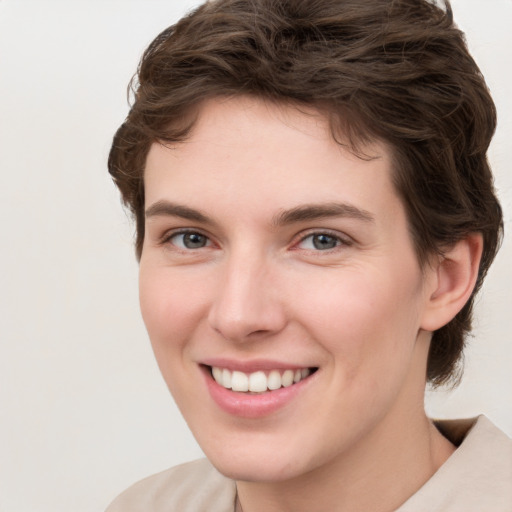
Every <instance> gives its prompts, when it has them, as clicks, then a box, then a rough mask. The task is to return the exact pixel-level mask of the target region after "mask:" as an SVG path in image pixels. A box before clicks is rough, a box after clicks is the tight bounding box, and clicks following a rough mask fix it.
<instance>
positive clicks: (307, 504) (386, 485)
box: [237, 411, 455, 512]
mask: <svg viewBox="0 0 512 512" xmlns="http://www.w3.org/2000/svg"><path fill="white" fill-rule="evenodd" d="M412 417H413V418H414V417H415V419H411V416H410V415H409V416H407V417H406V418H400V417H397V416H395V415H391V417H390V418H389V420H387V421H385V422H384V423H383V424H382V425H381V426H379V429H378V431H377V430H376V431H373V432H371V433H370V434H369V435H368V436H367V438H365V439H362V440H360V442H358V443H357V446H354V447H353V448H351V450H350V452H349V453H344V454H343V456H342V457H337V458H336V459H333V460H331V461H330V462H329V463H328V464H324V465H322V466H321V467H319V468H317V469H314V470H313V471H311V472H310V473H308V474H306V475H301V476H299V477H297V478H295V479H293V480H287V481H279V482H237V489H238V496H239V501H240V504H241V507H240V508H238V509H237V510H238V511H239V512H242V511H243V512H257V511H261V510H265V511H266V512H287V511H290V512H291V511H293V512H306V511H308V512H309V511H311V510H315V512H333V511H336V512H349V511H350V512H354V511H356V510H372V511H375V512H389V511H392V510H396V508H398V507H399V506H400V505H401V504H402V503H404V502H405V501H406V500H407V499H408V498H409V497H410V496H412V495H413V494H414V493H415V492H416V491H417V490H418V489H419V488H420V487H421V486H422V485H423V484H425V482H426V481H427V480H428V479H429V478H430V477H431V476H432V475H433V474H434V473H435V472H436V471H437V470H438V469H439V467H440V466H441V465H442V464H443V463H444V462H445V461H446V460H447V459H448V457H449V456H450V455H451V454H452V453H453V451H454V450H455V448H454V447H453V445H451V443H450V442H449V441H448V440H446V439H445V438H444V437H443V436H442V435H441V434H440V433H439V432H438V431H437V429H436V428H435V427H434V426H433V425H432V424H431V422H430V421H429V420H428V418H427V417H426V415H425V413H424V412H423V411H421V414H417V415H413V416H412Z"/></svg>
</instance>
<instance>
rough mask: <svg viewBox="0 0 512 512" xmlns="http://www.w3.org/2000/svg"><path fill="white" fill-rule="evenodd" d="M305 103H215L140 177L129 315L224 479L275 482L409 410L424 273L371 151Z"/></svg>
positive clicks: (416, 404)
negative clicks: (139, 224) (356, 146)
mask: <svg viewBox="0 0 512 512" xmlns="http://www.w3.org/2000/svg"><path fill="white" fill-rule="evenodd" d="M366 152H367V153H370V154H371V155H372V156H374V157H375V158H373V159H364V160H363V159H360V158H358V157H356V156H354V155H352V154H351V153H350V152H349V151H347V150H346V149H344V148H343V147H342V146H340V145H339V144H336V143H335V142H334V141H333V140H332V138H331V136H330V134H329V129H328V126H327V123H326V122H325V120H324V119H323V118H322V117H321V116H320V115H319V114H315V112H307V113H304V112H299V111H298V110H296V109H293V108H291V107H284V106H279V107H278V106H276V105H270V104H267V103H264V102H262V101H259V100H254V99H249V98H238V99H230V100H220V99H218V100H215V101H213V100H212V101H210V102H208V103H206V104H205V105H204V106H203V107H202V109H201V113H200V116H199V118H198V121H197V124H196V125H195V127H194V129H193V131H192V133H191V136H190V138H189V139H188V140H187V141H186V142H184V143H180V144H177V145H176V146H173V147H164V146H163V145H160V144H154V145H153V146H152V148H151V150H150V152H149V155H148V159H147V167H146V174H145V193H146V197H145V200H146V235H145V240H144V246H143V251H142V257H141V261H140V300H141V308H142V314H143V318H144V321H145V324H146V327H147V330H148V332H149V336H150V338H151V342H152V345H153V348H154V352H155V354H156V358H157V360H158V363H159V366H160V369H161V371H162V374H163V376H164V379H165V381H166V383H167V385H168V387H169V389H170V391H171V393H172V395H173V396H174V398H175V400H176V402H177V404H178V406H179V408H180V410H181V412H182V413H183V415H184V417H185V419H186V421H187V423H188V425H189V426H190V428H191V430H192V431H193V433H194V435H195V436H196V438H197V440H198V442H199V444H200V445H201V447H202V448H203V450H204V452H205V453H206V455H207V456H208V458H209V459H210V460H211V461H212V462H213V463H214V465H216V466H217V468H218V469H219V470H220V471H221V472H223V473H224V474H226V475H228V476H231V477H233V478H236V479H243V480H253V481H272V480H284V479H288V478H293V477H297V476H299V475H303V474H305V473H307V472H311V471H319V470H320V469H321V468H326V467H328V466H329V465H332V464H337V463H342V461H346V460H349V459H350V457H351V454H353V453H355V452H356V451H359V452H361V450H364V449H365V447H366V448H367V447H369V446H370V445H372V443H373V448H375V447H376V444H378V443H379V442H381V443H383V442H388V441H389V437H390V436H393V435H395V437H396V431H397V428H399V427H398V425H400V424H401V423H403V422H404V421H407V420H410V418H411V415H414V414H415V413H416V411H419V410H422V406H423V402H422V401H423V390H424V384H425V366H426V357H427V350H428V341H429V336H428V335H427V333H426V332H424V331H422V329H421V324H422V318H423V315H424V313H425V310H426V307H427V303H428V296H429V294H430V293H431V291H429V284H428V283H429V277H428V270H427V271H422V269H421V268H420V266H419V264H418V261H417V258H416V256H415V253H414V249H413V245H412V242H411V237H410V234H409V231H408V227H407V220H406V216H405V213H404V208H403V206H402V204H401V201H400V199H399V198H398V196H397V194H396V192H395V190H394V188H393V186H392V182H391V159H390V154H389V151H388V149H387V148H386V147H385V146H384V145H383V144H374V145H373V146H371V147H368V148H367V150H366Z"/></svg>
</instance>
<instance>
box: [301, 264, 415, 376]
mask: <svg viewBox="0 0 512 512" xmlns="http://www.w3.org/2000/svg"><path fill="white" fill-rule="evenodd" d="M390 274H392V273H382V272H380V271H373V272H372V271H371V269H370V271H369V270H368V268H366V269H365V271H364V272H357V271H348V272H347V273H346V274H344V275H339V276H337V278H336V279H332V280H330V281H328V282H327V283H326V285H324V286H321V287H318V286H317V287H316V288H315V287H311V286H309V287H308V289H309V291H307V292H306V290H302V293H299V294H296V297H299V300H301V304H300V305H298V307H299V308H300V309H301V311H302V312H303V313H302V314H301V317H302V318H303V320H304V324H307V325H308V326H309V329H310V330H311V331H312V332H311V334H312V335H313V338H314V339H316V340H317V341H318V342H319V343H321V344H323V345H324V348H325V349H326V350H327V351H328V352H329V353H330V354H331V356H332V357H333V358H334V359H339V360H340V361H343V364H344V366H345V368H346V369H347V371H348V372H349V374H350V375H352V376H353V375H354V374H356V373H357V372H358V370H359V369H360V368H361V367H365V368H366V367H370V366H372V367H375V368H376V369H378V368H383V367H390V366H394V365H398V364H400V363H399V361H400V359H401V357H397V355H398V356H400V355H402V354H403V355H404V357H406V354H407V353H410V352H411V351H412V349H413V347H414V342H415V340H416V335H417V332H418V324H419V314H418V311H419V308H418V298H419V292H420V287H419V286H418V285H417V279H416V273H411V275H406V274H407V273H406V272H402V277H403V279H398V278H397V279H393V277H392V275H390ZM312 290H314V291H313V292H312Z"/></svg>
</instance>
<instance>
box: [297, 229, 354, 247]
mask: <svg viewBox="0 0 512 512" xmlns="http://www.w3.org/2000/svg"><path fill="white" fill-rule="evenodd" d="M342 244H345V242H343V241H342V240H341V238H340V237H338V236H334V235H331V234H329V233H312V234H310V235H308V236H306V237H304V238H303V239H302V240H301V241H300V242H299V244H298V247H299V248H300V249H306V250H314V251H328V250H329V249H334V248H335V247H338V246H340V245H342Z"/></svg>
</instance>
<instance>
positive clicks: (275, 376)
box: [209, 366, 318, 394]
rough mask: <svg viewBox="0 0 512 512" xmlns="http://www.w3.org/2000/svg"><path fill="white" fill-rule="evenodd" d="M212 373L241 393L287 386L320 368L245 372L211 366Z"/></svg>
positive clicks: (216, 378)
mask: <svg viewBox="0 0 512 512" xmlns="http://www.w3.org/2000/svg"><path fill="white" fill-rule="evenodd" d="M209 369H210V374H211V376H212V377H213V379H214V380H215V382H217V384H219V385H220V386H222V387H223V388H225V389H230V390H232V391H236V392H239V393H249V394H253V393H254V394H258V393H267V392H269V391H276V390H278V389H281V388H287V387H290V386H293V385H294V384H297V383H299V382H301V381H302V380H304V379H307V378H308V377H309V376H310V375H312V374H313V373H314V372H315V371H316V370H317V369H318V368H299V369H295V370H290V369H289V370H277V369H276V370H270V371H261V370H260V371H256V372H252V373H245V372H241V371H237V370H234V371H231V370H228V369H227V368H220V367H218V366H210V367H209Z"/></svg>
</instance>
